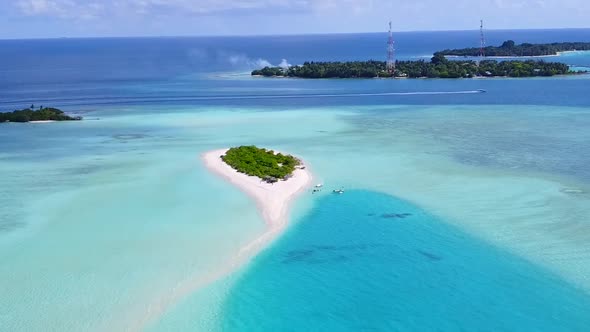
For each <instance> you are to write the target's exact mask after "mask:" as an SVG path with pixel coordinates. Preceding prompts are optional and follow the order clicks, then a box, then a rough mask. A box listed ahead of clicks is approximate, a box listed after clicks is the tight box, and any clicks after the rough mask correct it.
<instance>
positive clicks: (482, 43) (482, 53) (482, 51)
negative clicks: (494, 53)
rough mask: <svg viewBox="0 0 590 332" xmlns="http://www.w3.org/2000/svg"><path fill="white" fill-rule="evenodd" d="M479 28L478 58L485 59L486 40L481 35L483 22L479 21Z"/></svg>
mask: <svg viewBox="0 0 590 332" xmlns="http://www.w3.org/2000/svg"><path fill="white" fill-rule="evenodd" d="M480 23H481V24H480V26H479V37H480V39H479V56H480V57H482V58H483V57H485V56H486V51H485V48H486V39H485V36H484V34H483V20H480Z"/></svg>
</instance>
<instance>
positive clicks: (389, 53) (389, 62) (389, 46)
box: [387, 22, 395, 75]
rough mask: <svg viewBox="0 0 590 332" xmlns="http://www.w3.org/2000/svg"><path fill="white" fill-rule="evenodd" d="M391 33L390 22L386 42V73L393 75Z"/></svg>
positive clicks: (393, 52) (393, 57) (393, 56)
mask: <svg viewBox="0 0 590 332" xmlns="http://www.w3.org/2000/svg"><path fill="white" fill-rule="evenodd" d="M393 44H394V41H393V32H392V31H391V22H389V40H387V72H388V73H390V74H392V75H393V74H394V73H395V48H394V47H393Z"/></svg>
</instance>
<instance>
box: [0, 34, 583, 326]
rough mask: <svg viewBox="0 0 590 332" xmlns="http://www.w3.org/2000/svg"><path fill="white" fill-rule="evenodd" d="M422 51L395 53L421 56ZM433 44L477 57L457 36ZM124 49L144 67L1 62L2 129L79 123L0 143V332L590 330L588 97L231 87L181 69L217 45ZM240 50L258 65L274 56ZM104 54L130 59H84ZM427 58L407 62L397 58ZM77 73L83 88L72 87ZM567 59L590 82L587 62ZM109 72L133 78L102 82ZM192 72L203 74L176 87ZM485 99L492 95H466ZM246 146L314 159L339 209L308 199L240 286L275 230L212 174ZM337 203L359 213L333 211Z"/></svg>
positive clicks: (13, 134)
mask: <svg viewBox="0 0 590 332" xmlns="http://www.w3.org/2000/svg"><path fill="white" fill-rule="evenodd" d="M503 33H504V34H508V32H503ZM551 33H552V34H553V35H552V36H553V37H551V38H553V39H555V36H557V35H559V34H560V33H562V34H564V32H551ZM551 33H550V34H551ZM570 33H572V34H575V33H578V34H580V35H584V33H587V32H586V30H584V31H582V32H579V31H578V32H575V33H574V32H571V31H570V32H568V33H567V34H566V35H569V34H570ZM498 34H499V35H498V36H497V39H498V40H505V39H508V38H505V37H506V36H505V35H501V33H499V32H498ZM518 34H521V35H523V36H525V35H526V36H527V37H530V38H529V39H527V40H531V41H543V40H541V39H542V38H549V37H544V36H546V35H547V33H546V32H526V33H525V32H518ZM527 34H528V35H527ZM418 35H420V36H414V35H412V34H408V35H407V36H405V37H403V38H406V40H407V43H410V41H412V40H418V39H419V38H418V37H420V38H422V37H425V36H426V35H428V34H427V33H422V34H418ZM428 36H430V35H428ZM428 36H426V37H428ZM462 36H463V37H462ZM443 37H444V38H447V39H449V40H451V39H452V40H455V38H459V39H460V40H463V39H461V38H464V41H465V42H464V44H465V45H468V44H467V42H466V41H467V40H468V39H467V37H468V35H465V36H464V35H463V33H455V34H453V33H448V35H446V34H444V36H443ZM451 37H452V38H451ZM267 38H271V37H267ZM403 38H402V40H403ZM428 38H432V39H433V40H434V39H439V38H442V37H441V36H438V35H436V36H430V37H428ZM572 38H574V37H572ZM576 38H577V37H576ZM271 39H272V38H271ZM564 39H567V38H565V37H564ZM373 40H377V37H375V36H373V35H368V36H363V35H358V36H357V35H353V36H338V37H330V36H323V37H313V38H311V43H312V44H313V43H320V44H322V45H323V44H326V45H331V47H336V48H338V47H345V46H346V45H348V46H351V45H357V44H358V42H359V41H361V42H366V43H369V44H372V41H373ZM222 41H223V40H222ZM271 41H272V40H271ZM126 42H127V43H129V44H130V46H129V48H130V49H125V48H121V47H122V45H119V43H120V41H118V40H111V41H109V40H98V41H93V40H73V41H53V43H57V44H56V45H55V50H53V49H52V48H51V47H48V45H49V46H51V45H53V44H52V42H51V41H30V42H28V43H25V42H20V43H16V42H7V41H5V42H4V43H8V44H9V45H8V46H7V47H5V48H0V57H2V58H3V59H7V60H6V61H4V62H2V63H4V64H6V63H8V65H5V66H6V67H2V66H0V72H2V73H3V74H4V76H1V77H0V85H1V86H2V89H1V90H0V97H1V98H0V107H2V108H6V109H10V108H12V107H16V105H20V104H23V103H26V104H30V103H36V104H38V103H41V102H42V103H43V104H46V105H49V104H52V105H55V106H59V107H63V108H64V109H66V110H70V111H74V112H77V113H80V114H83V115H84V116H85V117H86V119H87V120H86V121H82V122H75V123H46V124H24V125H23V124H3V125H2V126H0V144H1V147H2V148H1V149H0V174H2V175H1V176H0V205H1V206H2V209H1V210H0V275H1V276H2V277H1V280H2V282H1V283H0V330H7V331H48V330H49V331H80V330H84V331H120V330H150V331H186V330H197V331H233V330H239V331H260V330H304V329H308V330H335V331H338V330H341V331H349V330H350V331H358V330H377V331H389V330H408V331H410V330H411V331H414V330H441V331H456V330H469V331H471V330H484V331H485V330H487V331H514V330H530V331H584V330H585V327H586V326H588V325H590V324H589V323H590V322H589V318H590V309H588V308H590V305H589V304H590V300H589V299H590V298H589V295H588V294H589V291H590V280H589V278H590V247H589V246H588V243H590V224H589V220H590V194H589V193H590V185H589V184H590V172H589V170H588V167H587V165H588V164H589V163H590V155H589V154H588V151H590V149H589V148H590V146H589V145H590V143H589V142H590V131H588V130H587V128H588V127H589V126H590V110H589V107H590V99H589V98H588V95H587V91H588V90H587V86H588V76H578V77H574V78H549V79H530V80H513V79H493V80H471V81H453V80H396V81H390V80H362V81H343V80H322V81H303V80H272V79H251V78H249V77H243V76H239V75H238V76H237V78H236V76H233V75H230V74H227V75H226V76H223V77H220V76H215V75H213V74H212V73H213V72H215V73H217V72H221V71H222V70H220V68H219V67H221V64H222V60H220V59H219V58H214V59H209V58H207V59H209V60H210V61H211V63H207V65H211V66H210V67H211V68H209V67H208V68H207V70H204V69H202V67H206V66H205V65H203V63H204V61H205V60H207V59H205V60H203V59H194V58H190V59H189V60H190V61H189V60H187V59H188V58H186V57H182V56H179V54H185V53H183V52H184V50H187V49H189V50H191V49H193V48H194V47H195V46H194V45H197V46H198V45H199V43H204V44H206V46H207V45H208V46H207V47H212V46H211V44H215V45H217V44H216V43H218V42H217V41H215V40H213V41H211V40H205V41H203V40H198V39H197V40H192V39H160V40H155V41H153V43H155V44H159V45H161V47H159V48H158V47H156V46H157V45H155V44H154V45H152V44H149V43H147V41H146V40H129V41H126ZM223 42H224V43H225V41H223ZM275 42H276V40H275ZM291 42H293V43H294V45H300V46H301V45H303V44H302V43H305V42H307V41H306V40H305V39H300V38H298V37H292V41H291ZM61 43H66V44H65V46H67V47H64V45H61ZM68 43H72V44H68ZM77 43H80V45H78V44H77ZM134 43H136V44H138V45H139V46H141V47H139V46H137V45H135V46H134V47H137V50H135V49H132V48H133V47H131V46H133V44H134ZM241 43H242V44H240V45H241V46H240V47H242V49H243V50H242V51H243V52H245V53H246V54H248V56H249V57H251V58H257V57H260V56H263V55H259V54H256V52H257V50H259V49H263V48H260V47H262V46H261V45H263V44H264V45H266V44H268V43H269V41H268V40H265V39H264V38H261V39H260V40H259V39H256V38H255V39H245V40H242V41H241ZM252 43H254V44H256V43H259V44H260V45H258V44H256V45H258V46H260V47H253V46H251V44H252ZM298 43H299V44H298ZM58 44H59V45H58ZM111 44H116V45H114V46H117V47H118V48H116V49H119V50H120V53H117V54H116V56H115V55H112V56H111V57H108V58H105V59H102V58H98V59H97V58H95V56H96V53H95V52H89V50H92V49H93V47H100V48H105V47H107V46H109V45H110V46H112V49H115V47H114V46H113V45H111ZM179 44H180V45H179ZM219 44H221V42H219ZM410 44H411V43H410ZM318 45H319V44H318ZM406 45H408V44H406ZM420 45H421V44H420ZM451 46H453V47H454V45H451ZM461 46H463V44H461V45H457V47H461ZM23 47H24V48H27V49H33V50H34V49H36V48H44V49H46V50H47V54H48V57H49V60H48V61H49V63H51V64H52V66H49V67H48V68H46V69H43V70H41V69H39V68H35V67H32V68H27V65H26V64H27V61H28V60H27V56H24V57H22V58H20V59H16V58H14V57H9V56H8V55H9V54H7V53H2V52H6V50H19V48H23ZM207 47H204V49H207ZM216 47H219V45H217V46H216ZM433 47H435V46H433ZM437 48H438V47H437ZM107 49H110V48H108V47H107ZM146 49H147V50H150V52H147V51H145V50H146ZM160 49H166V50H167V53H166V54H164V55H162V59H163V60H162V62H159V63H158V64H159V66H155V65H154V61H153V60H154V59H151V58H149V57H151V56H154V55H158V54H159V53H157V50H160ZM140 50H144V51H145V52H139V51H140ZM263 50H265V51H266V52H268V54H269V55H267V56H268V57H269V58H270V59H271V61H275V62H276V59H279V60H278V61H280V58H281V57H283V56H286V55H282V52H285V49H284V48H281V49H273V50H269V49H263ZM287 51H288V52H287V53H289V54H291V53H292V54H294V55H293V57H289V58H293V59H295V60H290V61H293V62H297V61H298V60H297V59H299V58H298V57H303V55H302V54H299V53H298V51H297V47H296V46H293V48H292V49H290V50H287ZM324 51H326V50H325V49H323V48H321V47H320V48H318V49H314V48H312V47H311V46H310V48H309V50H307V53H306V54H305V56H309V54H312V55H313V54H314V53H313V52H317V56H318V58H320V59H324V58H326V59H327V58H328V55H327V54H328V53H322V52H324ZM428 51H429V50H422V49H419V48H418V46H416V48H415V49H414V50H413V51H412V52H410V54H407V56H412V55H414V56H420V55H422V54H423V53H425V52H426V53H427V52H428ZM68 52H70V53H74V54H77V55H78V56H79V57H80V58H81V59H85V61H87V62H86V63H90V64H92V66H83V67H84V68H78V69H76V68H75V65H76V64H72V63H70V62H68V61H67V59H69V54H70V53H68ZM86 52H87V53H86ZM134 52H135V53H134ZM310 52H311V53H310ZM326 52H327V51H326ZM359 52H361V51H360V50H359ZM363 52H364V51H363ZM196 53H198V52H196ZM196 53H195V52H192V53H190V54H196ZM23 54H29V53H27V52H25V53H23ZM199 54H200V53H199ZM356 56H357V57H358V58H369V57H374V56H373V54H372V53H367V54H365V53H358V54H357V55H356ZM145 57H148V58H145ZM170 57H172V59H174V60H175V61H172V60H170V59H171V58H170ZM174 57H175V58H174ZM565 58H566V57H564V59H565ZM137 59H140V60H142V61H136V60H137ZM166 59H168V60H166ZM571 59H575V60H572V61H573V62H572V64H576V65H579V66H590V60H589V59H588V57H584V56H582V55H579V54H577V55H576V57H574V58H571ZM59 61H63V63H61V62H59ZM207 61H208V60H207ZM568 61H569V60H568ZM205 62H206V61H205ZM574 62H575V63H574ZM131 63H135V64H137V65H136V66H130V64H131ZM81 64H84V62H83V61H82V62H81ZM107 65H109V66H113V67H114V68H115V69H117V68H118V69H119V70H113V71H106V70H101V68H103V67H102V66H105V67H104V68H106V66H107ZM71 66H74V67H71ZM142 66H143V67H142ZM138 67H139V69H143V70H139V69H138ZM104 68H103V69H104ZM194 68H197V69H199V70H201V72H199V70H196V73H195V74H194V75H192V74H191V75H187V74H186V71H187V70H189V69H191V70H192V69H194ZM75 69H76V70H75ZM240 70H242V68H235V71H236V72H240ZM242 72H243V70H242ZM58 81H59V82H58ZM478 89H485V90H486V91H487V93H471V92H472V91H475V90H478ZM390 92H399V93H408V92H410V93H411V92H420V94H418V95H403V94H402V95H385V94H384V93H390ZM442 92H453V94H444V93H442ZM318 94H328V95H333V97H321V96H318ZM360 94H374V95H373V96H365V97H360V96H359V95H360ZM272 95H276V96H282V97H280V98H271V97H272ZM334 95H335V96H334ZM240 96H243V97H247V98H243V99H241V98H239V97H240ZM258 97H260V98H258ZM25 106H26V105H25ZM238 144H257V145H261V146H268V147H271V148H276V149H280V150H282V151H288V152H290V153H293V154H297V155H299V156H302V157H303V158H304V159H305V160H306V161H307V162H308V164H309V165H310V167H311V169H312V171H313V173H314V175H315V177H316V178H315V181H317V182H322V183H324V184H325V187H326V189H325V192H322V193H320V194H312V193H311V192H306V193H304V194H303V195H302V196H301V197H300V198H299V199H298V200H297V201H296V202H295V205H294V207H293V209H292V211H291V215H290V216H291V218H290V220H291V226H290V227H289V228H288V230H287V231H286V232H285V234H283V236H281V237H279V238H278V239H277V240H276V241H275V242H273V243H272V244H270V245H269V247H268V248H266V249H265V250H263V251H262V252H260V253H259V255H258V256H256V257H255V258H253V259H252V260H251V261H249V262H243V264H234V265H228V262H234V258H235V257H236V254H237V253H238V252H239V251H240V249H241V248H242V247H243V246H244V245H246V244H248V243H249V242H250V241H252V240H253V239H255V238H257V237H258V236H259V235H260V234H261V233H262V232H263V231H264V229H265V225H264V223H263V222H262V220H261V219H260V217H259V216H258V214H257V211H256V209H255V206H254V205H253V204H252V202H251V201H250V200H249V198H248V197H246V196H245V195H243V194H242V193H241V192H240V191H238V190H237V189H236V188H234V187H232V186H231V185H229V184H228V183H225V182H224V181H222V180H220V179H218V178H216V177H215V176H213V175H212V174H210V173H208V172H207V170H206V169H205V168H204V167H203V165H202V163H201V161H200V157H199V156H200V154H201V153H203V152H205V151H209V150H211V149H216V148H220V147H227V146H232V145H238ZM340 187H344V188H345V190H346V192H345V194H343V195H332V194H331V193H330V190H331V189H333V188H340Z"/></svg>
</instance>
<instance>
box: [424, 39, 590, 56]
mask: <svg viewBox="0 0 590 332" xmlns="http://www.w3.org/2000/svg"><path fill="white" fill-rule="evenodd" d="M483 50H484V54H485V56H507V57H519V56H546V55H557V54H558V53H559V52H568V51H589V50H590V43H582V42H574V43H550V44H529V43H522V44H519V45H517V44H516V43H515V42H514V41H513V40H507V41H505V42H504V43H502V45H500V46H487V47H484V49H483ZM435 54H442V55H447V56H448V55H452V56H466V57H467V56H479V55H480V48H478V47H471V48H460V49H452V50H444V51H440V52H437V53H435Z"/></svg>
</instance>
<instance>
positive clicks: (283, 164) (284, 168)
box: [221, 145, 301, 183]
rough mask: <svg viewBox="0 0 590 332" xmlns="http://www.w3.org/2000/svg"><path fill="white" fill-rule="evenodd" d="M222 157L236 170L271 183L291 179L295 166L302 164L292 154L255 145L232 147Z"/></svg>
mask: <svg viewBox="0 0 590 332" xmlns="http://www.w3.org/2000/svg"><path fill="white" fill-rule="evenodd" d="M221 159H222V160H223V161H224V162H225V163H226V164H228V165H229V166H231V167H232V168H233V169H235V170H236V171H238V172H240V173H244V174H246V175H251V176H256V177H259V178H260V179H262V180H264V181H266V182H269V183H274V182H278V181H279V180H287V179H289V178H290V177H291V176H292V173H293V171H295V168H296V167H297V166H299V165H300V164H301V162H300V161H299V159H297V158H295V157H293V156H291V155H283V154H281V153H275V152H274V151H272V150H267V149H262V148H258V147H256V146H253V145H251V146H240V147H234V148H231V149H229V150H227V152H226V153H225V155H223V156H221Z"/></svg>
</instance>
